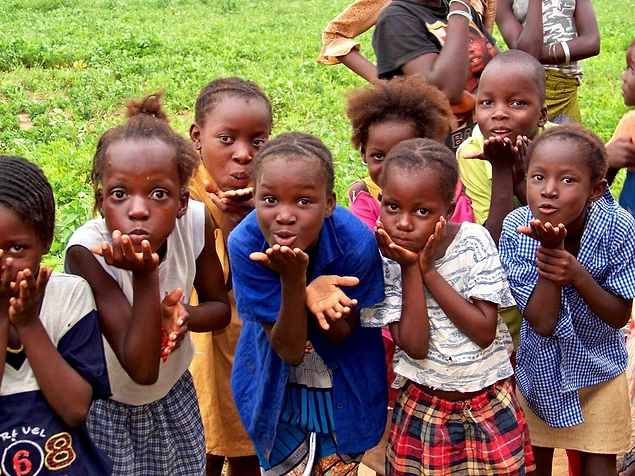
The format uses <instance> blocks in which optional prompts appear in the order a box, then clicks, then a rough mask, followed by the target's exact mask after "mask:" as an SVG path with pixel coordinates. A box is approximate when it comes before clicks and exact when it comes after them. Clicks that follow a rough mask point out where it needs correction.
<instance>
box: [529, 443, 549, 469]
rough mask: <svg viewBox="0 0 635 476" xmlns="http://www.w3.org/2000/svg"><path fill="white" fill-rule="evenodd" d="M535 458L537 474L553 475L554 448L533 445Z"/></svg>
mask: <svg viewBox="0 0 635 476" xmlns="http://www.w3.org/2000/svg"><path fill="white" fill-rule="evenodd" d="M531 449H532V450H533V452H534V459H535V461H536V472H535V473H534V474H535V475H536V476H551V467H552V466H553V448H542V447H540V446H532V447H531Z"/></svg>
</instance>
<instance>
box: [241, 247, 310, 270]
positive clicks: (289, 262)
mask: <svg viewBox="0 0 635 476" xmlns="http://www.w3.org/2000/svg"><path fill="white" fill-rule="evenodd" d="M249 259H250V260H252V261H256V262H258V263H260V264H262V265H263V266H265V267H266V268H269V269H270V270H272V271H276V272H278V273H280V275H281V276H285V277H293V276H306V269H307V267H308V266H309V255H307V254H306V253H305V252H304V251H302V250H301V249H300V248H294V249H291V248H289V247H288V246H280V245H278V244H276V245H273V246H272V247H271V248H269V249H267V251H266V252H264V253H260V252H257V253H251V254H250V255H249Z"/></svg>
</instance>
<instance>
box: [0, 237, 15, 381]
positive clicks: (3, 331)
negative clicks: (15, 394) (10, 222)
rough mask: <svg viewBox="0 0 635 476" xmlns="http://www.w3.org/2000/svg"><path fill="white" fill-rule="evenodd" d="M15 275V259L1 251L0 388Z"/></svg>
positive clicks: (7, 340)
mask: <svg viewBox="0 0 635 476" xmlns="http://www.w3.org/2000/svg"><path fill="white" fill-rule="evenodd" d="M12 275H13V258H6V259H5V258H4V251H3V250H1V249H0V386H2V376H3V375H4V365H5V363H6V357H7V353H6V349H7V347H8V345H9V299H10V298H11V296H12V295H13V292H12V291H11V276H12Z"/></svg>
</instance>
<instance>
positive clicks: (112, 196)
mask: <svg viewBox="0 0 635 476" xmlns="http://www.w3.org/2000/svg"><path fill="white" fill-rule="evenodd" d="M128 115H129V117H130V119H129V120H128V122H127V123H126V124H124V125H121V126H117V127H113V128H112V129H110V130H108V131H106V132H105V133H104V134H103V135H102V137H101V138H100V139H99V143H98V145H97V151H96V153H95V157H94V159H93V169H92V173H91V178H92V182H93V188H94V190H95V198H96V208H97V209H98V210H99V212H100V214H101V217H99V218H95V219H93V220H90V221H89V222H87V223H85V224H84V225H83V226H81V227H80V228H79V229H77V231H76V232H75V233H74V234H73V236H72V237H71V240H70V243H69V245H68V249H67V252H66V263H65V265H66V268H67V270H68V271H69V272H71V273H74V274H79V275H81V276H82V277H84V278H85V279H86V281H88V283H89V284H90V286H91V288H92V290H93V294H94V295H95V302H96V304H97V311H98V313H99V319H100V323H101V329H102V333H103V336H104V347H105V351H106V363H107V366H108V375H109V378H110V381H111V388H112V397H111V398H110V399H108V400H101V401H99V402H98V403H95V404H93V406H92V407H91V409H90V414H89V416H88V420H87V422H88V429H89V432H90V435H91V437H92V438H93V440H94V441H95V444H96V445H97V446H98V447H99V448H100V449H101V450H103V451H104V452H105V453H106V454H107V455H108V456H109V457H110V458H111V459H112V460H113V463H114V467H113V475H126V476H130V475H140V476H141V475H143V476H148V475H157V476H165V475H170V476H175V475H182V476H195V475H196V476H203V475H204V474H205V438H204V433H203V423H202V421H201V415H200V411H199V407H198V401H197V398H196V391H195V390H194V383H193V381H192V376H191V375H190V373H189V371H188V370H187V368H188V366H189V364H190V362H191V361H192V357H193V355H194V346H193V344H192V340H191V339H190V335H189V332H188V330H192V331H197V332H207V331H213V330H218V329H222V328H223V327H225V326H227V324H228V323H229V320H230V308H229V303H228V299H227V292H226V291H225V281H224V277H223V271H222V269H221V266H220V262H219V260H218V256H217V254H216V248H215V242H214V230H213V227H212V224H211V221H210V219H209V216H208V215H207V213H206V212H205V206H204V205H203V204H202V203H200V202H189V191H188V190H187V184H188V182H189V180H190V176H191V175H192V171H193V170H194V168H195V167H196V166H198V164H199V158H198V156H197V155H196V152H195V151H194V149H193V148H192V146H191V144H190V143H189V141H186V140H185V139H184V138H182V137H181V136H180V135H178V134H177V133H176V132H174V131H173V130H172V128H171V127H170V125H169V123H168V121H167V116H166V114H165V112H164V111H163V109H162V107H161V103H160V94H157V95H150V96H148V97H146V98H144V99H143V101H133V102H131V103H129V105H128ZM193 285H194V286H196V290H197V292H198V296H199V305H198V306H189V305H188V304H187V302H188V301H189V295H190V291H191V290H192V286H193Z"/></svg>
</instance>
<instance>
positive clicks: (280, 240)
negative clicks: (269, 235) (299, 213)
mask: <svg viewBox="0 0 635 476" xmlns="http://www.w3.org/2000/svg"><path fill="white" fill-rule="evenodd" d="M296 237H297V235H295V234H294V233H291V232H288V231H279V232H277V233H274V234H273V239H274V241H275V243H276V244H278V245H280V246H288V247H289V248H293V246H291V245H293V243H295V240H296Z"/></svg>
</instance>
